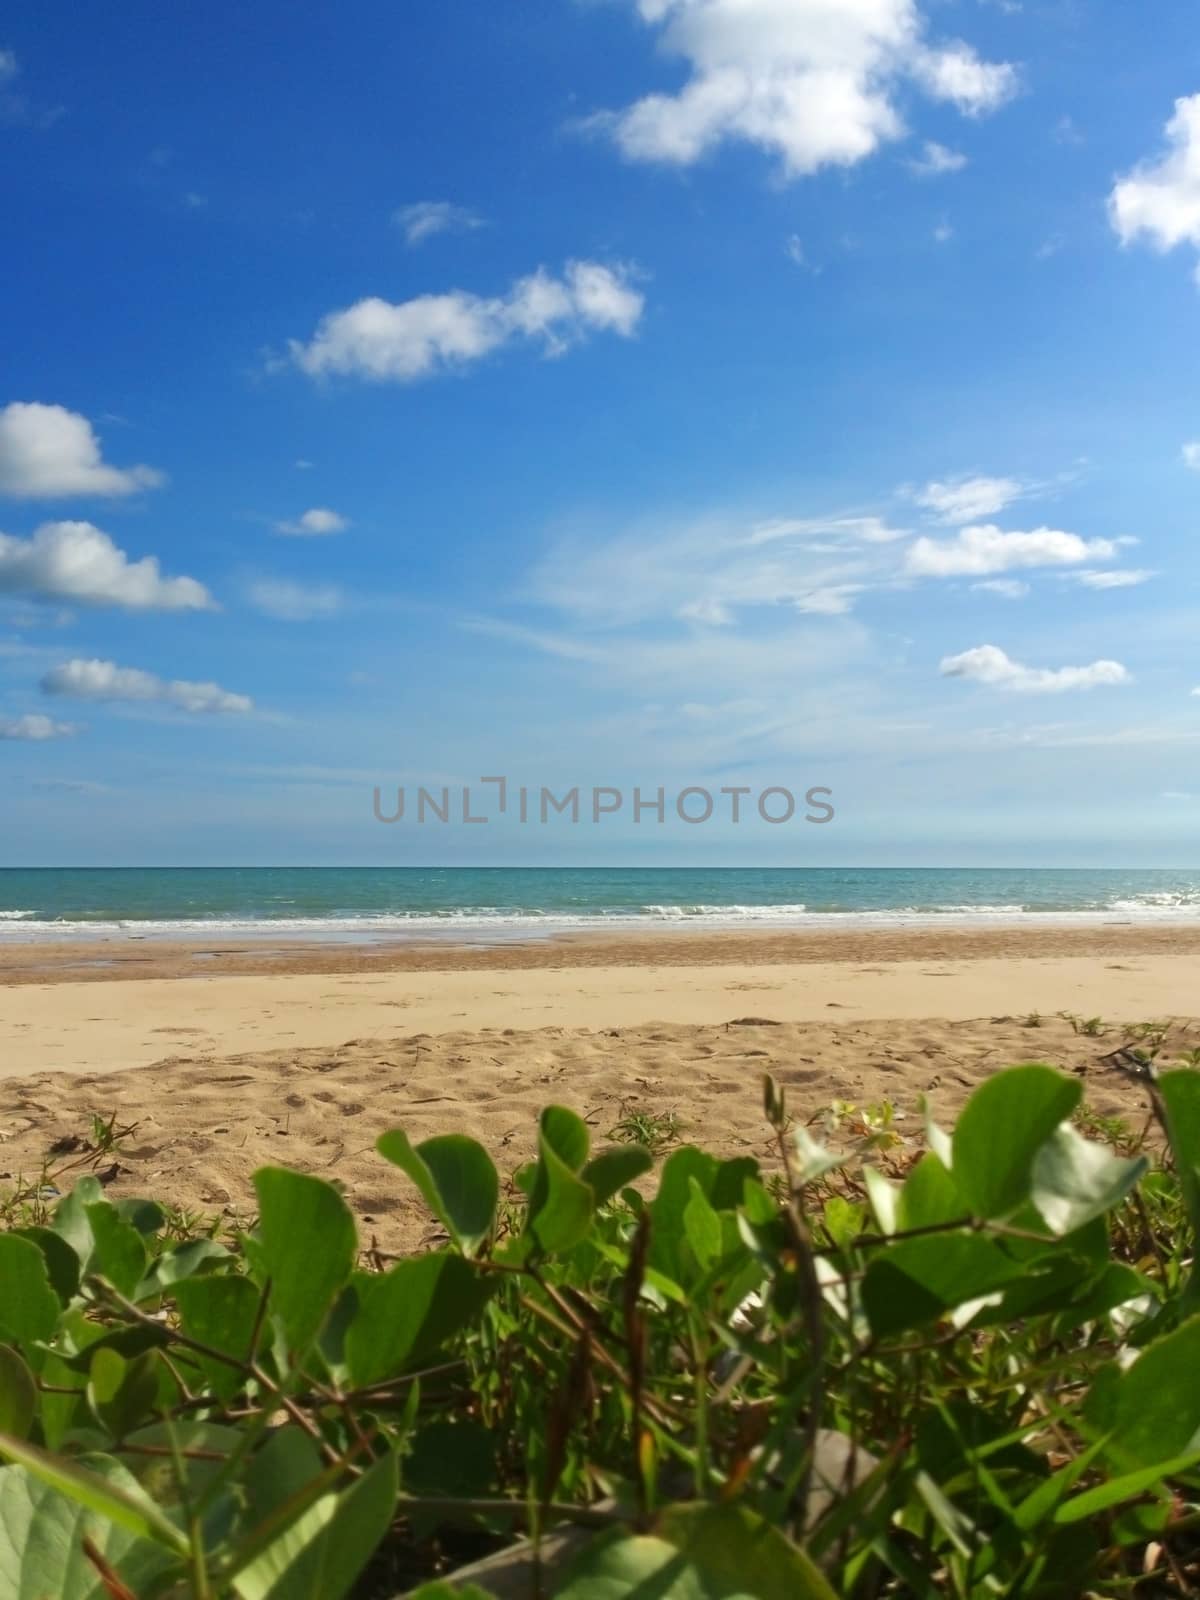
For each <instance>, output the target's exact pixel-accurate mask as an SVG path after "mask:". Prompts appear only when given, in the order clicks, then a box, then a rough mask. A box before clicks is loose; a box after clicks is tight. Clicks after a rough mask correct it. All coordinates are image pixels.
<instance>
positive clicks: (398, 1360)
mask: <svg viewBox="0 0 1200 1600" xmlns="http://www.w3.org/2000/svg"><path fill="white" fill-rule="evenodd" d="M355 1287H356V1289H357V1291H358V1309H357V1311H356V1312H355V1314H354V1318H353V1320H352V1321H351V1323H350V1327H349V1329H348V1331H347V1333H346V1344H345V1358H346V1365H347V1367H348V1368H349V1371H350V1378H351V1381H352V1383H353V1384H354V1385H355V1387H356V1388H365V1387H366V1386H367V1385H369V1384H373V1383H379V1382H381V1381H382V1380H383V1379H384V1378H390V1377H391V1376H392V1375H393V1374H394V1373H398V1372H402V1371H403V1370H404V1368H405V1366H406V1365H408V1364H410V1363H412V1362H413V1361H423V1360H424V1359H425V1358H426V1357H427V1356H429V1355H432V1354H433V1352H434V1351H436V1350H437V1349H438V1347H439V1346H440V1345H441V1344H443V1343H444V1342H445V1341H446V1340H447V1339H449V1338H450V1337H451V1336H452V1335H454V1334H456V1333H458V1332H459V1331H460V1330H461V1329H462V1328H464V1327H466V1326H467V1325H468V1323H470V1322H473V1321H474V1320H475V1318H476V1317H477V1316H478V1315H479V1313H480V1311H481V1310H482V1309H483V1307H484V1305H485V1304H486V1303H487V1300H488V1298H489V1296H490V1295H491V1293H492V1285H491V1284H489V1283H488V1282H487V1281H486V1280H485V1279H484V1278H482V1277H481V1276H480V1274H479V1272H478V1271H477V1270H476V1269H475V1268H474V1267H472V1266H471V1264H470V1263H469V1262H467V1261H464V1260H463V1258H462V1257H461V1256H456V1255H451V1254H450V1253H449V1252H448V1251H441V1252H439V1253H438V1254H436V1255H427V1256H413V1257H412V1258H411V1259H410V1260H408V1261H401V1262H400V1263H398V1265H396V1266H394V1267H392V1269H391V1270H390V1271H389V1272H384V1273H376V1274H370V1275H368V1274H365V1273H364V1274H362V1275H360V1276H359V1277H358V1278H357V1279H356V1280H355Z"/></svg>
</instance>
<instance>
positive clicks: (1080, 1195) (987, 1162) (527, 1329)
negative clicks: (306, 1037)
mask: <svg viewBox="0 0 1200 1600" xmlns="http://www.w3.org/2000/svg"><path fill="white" fill-rule="evenodd" d="M1148 1092H1149V1094H1150V1096H1151V1100H1152V1107H1153V1110H1154V1111H1155V1113H1156V1116H1157V1118H1158V1120H1159V1123H1160V1126H1161V1130H1162V1138H1163V1143H1164V1145H1165V1148H1166V1150H1167V1155H1166V1158H1165V1161H1164V1163H1163V1164H1162V1165H1159V1166H1153V1165H1152V1164H1151V1161H1150V1158H1149V1157H1147V1156H1146V1155H1144V1154H1140V1153H1128V1152H1126V1153H1120V1152H1118V1151H1117V1150H1114V1149H1112V1148H1109V1147H1108V1146H1107V1145H1105V1144H1102V1143H1093V1142H1091V1141H1089V1140H1087V1139H1086V1138H1084V1137H1083V1136H1082V1135H1081V1133H1080V1132H1079V1131H1078V1129H1077V1128H1076V1127H1075V1126H1074V1125H1073V1120H1072V1119H1073V1118H1075V1117H1077V1115H1078V1113H1079V1106H1080V1086H1079V1083H1078V1080H1077V1079H1074V1078H1068V1077H1064V1076H1063V1075H1061V1074H1059V1073H1057V1072H1055V1071H1053V1070H1052V1069H1051V1068H1049V1067H1045V1066H1039V1065H1030V1066H1022V1067H1015V1068H1011V1069H1010V1070H1008V1071H1007V1072H1003V1073H999V1074H997V1075H996V1076H995V1077H993V1078H991V1079H989V1080H988V1081H987V1082H986V1083H984V1084H983V1085H982V1086H981V1087H980V1088H979V1089H978V1090H976V1092H975V1093H974V1095H973V1096H972V1097H971V1100H970V1101H969V1103H968V1104H967V1106H966V1108H965V1109H964V1111H963V1113H962V1116H961V1117H960V1119H959V1122H958V1125H957V1127H956V1128H955V1129H954V1131H953V1134H948V1133H945V1132H943V1131H941V1130H940V1129H938V1128H937V1127H936V1126H935V1125H933V1124H929V1125H928V1126H927V1129H926V1143H927V1148H926V1149H925V1151H924V1153H923V1154H920V1155H919V1156H914V1155H913V1153H912V1152H906V1153H905V1154H904V1155H903V1157H900V1156H895V1155H893V1156H890V1157H889V1156H888V1154H887V1152H888V1150H889V1149H890V1147H891V1145H892V1143H893V1141H892V1140H891V1139H889V1140H888V1141H885V1142H884V1143H883V1144H882V1145H881V1143H880V1140H879V1138H878V1134H879V1129H878V1128H877V1127H876V1126H875V1122H874V1121H872V1122H871V1123H870V1125H869V1126H867V1125H866V1124H864V1127H865V1128H866V1132H865V1133H864V1131H863V1128H862V1127H859V1126H858V1121H857V1120H856V1119H855V1118H853V1117H851V1116H849V1115H844V1116H842V1117H841V1118H840V1119H839V1118H837V1117H835V1118H832V1119H831V1120H830V1124H829V1125H830V1126H831V1127H834V1128H836V1127H838V1126H840V1125H841V1124H845V1126H847V1127H848V1128H850V1130H851V1132H852V1133H853V1135H854V1139H855V1143H854V1148H853V1150H851V1151H850V1152H849V1153H847V1152H843V1151H838V1150H833V1149H830V1148H828V1147H827V1146H826V1145H824V1144H822V1143H819V1142H818V1141H817V1140H815V1139H814V1138H813V1137H812V1135H811V1134H810V1133H809V1132H808V1131H807V1130H806V1129H804V1128H803V1127H799V1126H795V1127H794V1126H793V1123H792V1120H791V1118H790V1117H789V1115H788V1111H787V1107H786V1104H785V1102H784V1096H783V1094H782V1093H781V1091H780V1090H779V1089H778V1088H777V1086H776V1085H775V1084H774V1083H773V1082H772V1081H771V1080H770V1079H768V1080H767V1082H766V1087H765V1108H766V1114H767V1119H768V1121H769V1123H770V1124H771V1125H772V1128H773V1129H774V1132H775V1137H776V1142H777V1147H778V1151H779V1158H780V1164H781V1168H782V1181H772V1180H775V1179H776V1177H777V1175H776V1174H772V1173H769V1174H763V1173H762V1172H760V1170H759V1167H758V1165H757V1163H756V1162H755V1161H753V1160H751V1159H749V1158H739V1159H735V1160H719V1159H717V1158H716V1157H714V1156H712V1155H710V1154H707V1153H706V1152H704V1151H703V1150H701V1149H698V1148H695V1147H694V1146H690V1145H682V1146H679V1147H677V1148H674V1149H673V1150H672V1151H671V1153H670V1154H669V1155H668V1156H667V1157H666V1159H665V1161H663V1163H662V1165H661V1168H660V1169H659V1171H658V1173H657V1177H656V1178H654V1179H651V1178H650V1177H649V1176H648V1175H649V1174H650V1172H651V1168H652V1166H653V1164H654V1163H653V1158H652V1156H651V1154H650V1153H649V1151H647V1150H645V1149H644V1148H642V1147H640V1146H638V1145H636V1144H631V1143H628V1142H621V1143H617V1144H614V1145H612V1146H611V1147H609V1148H607V1149H604V1150H602V1151H600V1152H599V1153H596V1154H593V1152H592V1151H591V1148H590V1136H589V1132H588V1128H587V1127H586V1125H585V1124H584V1123H583V1122H582V1121H581V1119H580V1118H579V1117H578V1116H576V1115H575V1114H574V1113H573V1112H571V1111H568V1110H566V1109H564V1108H563V1107H555V1106H552V1107H549V1108H548V1109H547V1110H546V1111H544V1112H543V1113H542V1116H541V1119H540V1122H539V1127H538V1155H537V1160H536V1161H535V1162H533V1163H531V1164H530V1165H529V1166H528V1167H527V1168H525V1169H524V1170H523V1171H522V1172H520V1173H518V1174H517V1178H516V1189H517V1192H518V1194H519V1196H520V1201H519V1203H518V1204H517V1206H515V1207H513V1206H512V1205H510V1204H502V1202H501V1199H500V1194H501V1186H500V1183H499V1180H498V1175H497V1173H496V1170H495V1168H494V1166H493V1164H492V1162H491V1159H490V1158H489V1156H488V1155H487V1154H486V1152H485V1151H484V1150H483V1149H482V1147H481V1146H479V1145H478V1144H476V1143H475V1142H474V1141H473V1140H471V1139H468V1138H465V1137H462V1136H458V1135H451V1136H446V1137H441V1138H435V1139H429V1140H426V1141H424V1142H423V1143H421V1144H419V1145H416V1146H414V1145H412V1144H411V1143H410V1142H409V1140H408V1139H407V1137H406V1136H405V1135H404V1134H403V1133H402V1132H401V1131H399V1130H396V1131H393V1132H391V1133H386V1134H384V1135H383V1137H382V1138H381V1139H380V1140H379V1150H380V1154H381V1158H384V1159H386V1160H388V1161H390V1162H392V1163H394V1165H395V1166H396V1167H398V1168H399V1169H400V1172H401V1173H403V1174H404V1176H405V1178H406V1179H407V1180H408V1181H411V1183H412V1184H413V1185H415V1187H416V1189H417V1191H419V1194H420V1196H421V1198H422V1200H423V1202H424V1204H425V1205H426V1206H427V1208H428V1209H429V1211H430V1212H431V1213H432V1215H433V1216H434V1217H435V1218H436V1219H437V1221H438V1222H439V1223H440V1225H441V1227H442V1228H443V1229H444V1231H445V1235H446V1244H445V1246H444V1247H443V1248H442V1249H439V1250H436V1251H433V1252H430V1253H426V1254H424V1255H419V1256H413V1257H408V1258H405V1259H402V1260H400V1261H398V1262H396V1263H395V1264H394V1265H392V1266H390V1267H389V1268H388V1269H387V1270H385V1271H377V1270H366V1268H365V1267H364V1264H363V1259H362V1257H361V1256H360V1247H359V1241H358V1238H357V1234H356V1229H355V1224H354V1220H353V1217H352V1216H351V1213H350V1211H349V1208H348V1207H347V1205H346V1203H345V1201H344V1200H343V1199H342V1197H341V1195H340V1194H339V1192H338V1191H337V1189H336V1188H335V1187H333V1186H332V1185H330V1184H328V1183H326V1182H324V1181H322V1180H321V1179H319V1178H316V1177H312V1176H309V1175H306V1174H302V1173H299V1172H293V1171H288V1170H286V1169H283V1168H276V1167H269V1168H264V1169H263V1170H261V1171H260V1172H258V1173H257V1174H256V1176H255V1188H256V1192H257V1197H258V1208H259V1209H258V1218H257V1223H256V1225H255V1226H254V1227H253V1229H250V1230H247V1231H245V1232H239V1233H238V1234H236V1235H235V1236H234V1237H232V1238H230V1240H229V1241H228V1242H222V1241H221V1240H219V1239H217V1238H215V1237H213V1236H212V1234H213V1229H212V1228H211V1226H209V1227H202V1228H201V1230H200V1231H199V1232H197V1233H192V1232H190V1231H189V1229H188V1227H187V1226H186V1222H187V1219H185V1218H181V1217H180V1214H179V1213H178V1212H173V1213H169V1212H168V1211H167V1209H166V1208H165V1207H164V1206H162V1205H159V1204H157V1203H155V1202H154V1201H149V1200H147V1201H129V1200H124V1201H121V1202H119V1203H116V1204H114V1203H112V1202H110V1201H109V1200H108V1199H106V1198H105V1195H104V1192H103V1189H102V1188H101V1186H100V1184H99V1182H98V1181H97V1180H96V1178H95V1177H93V1176H86V1177H84V1178H82V1179H81V1180H80V1181H79V1182H77V1183H76V1185H75V1187H74V1189H73V1190H72V1191H71V1192H70V1193H69V1194H68V1195H66V1196H65V1197H64V1198H62V1199H60V1200H58V1201H57V1203H56V1204H55V1205H54V1207H53V1210H52V1211H50V1212H49V1213H48V1214H47V1215H45V1216H44V1217H39V1218H38V1219H36V1220H30V1219H29V1218H26V1219H25V1220H24V1221H23V1222H22V1219H21V1216H20V1214H19V1210H10V1216H11V1217H12V1218H13V1219H14V1221H15V1222H17V1223H21V1225H15V1226H13V1227H12V1228H11V1229H10V1231H8V1232H5V1233H0V1430H2V1431H0V1455H2V1456H3V1457H4V1458H5V1459H6V1460H7V1461H8V1463H9V1465H7V1466H4V1467H3V1468H0V1596H8V1595H13V1596H55V1597H59V1596H62V1597H65V1600H77V1597H78V1600H105V1597H109V1600H111V1597H118V1600H120V1597H126V1600H127V1597H129V1596H131V1595H132V1596H136V1597H138V1600H151V1597H155V1596H161V1597H165V1596H175V1597H180V1596H193V1597H196V1600H216V1597H218V1596H237V1597H240V1600H299V1597H301V1596H303V1597H310V1600H338V1597H339V1596H342V1595H355V1596H359V1597H367V1596H377V1597H383V1596H394V1595H398V1594H400V1593H401V1592H404V1591H406V1590H413V1591H415V1592H422V1591H421V1589H420V1587H419V1586H420V1585H421V1584H422V1582H423V1581H424V1580H429V1582H428V1583H427V1585H426V1587H425V1589H424V1591H423V1592H424V1594H425V1595H426V1596H427V1597H428V1600H433V1597H434V1596H451V1595H453V1594H455V1593H462V1594H463V1595H467V1594H475V1595H476V1596H479V1595H484V1596H486V1594H487V1583H486V1578H481V1579H480V1580H479V1582H480V1584H481V1585H482V1587H481V1588H478V1589H475V1588H472V1589H463V1590H461V1591H460V1590H458V1589H457V1587H456V1586H455V1583H454V1577H453V1569H454V1567H455V1566H456V1565H459V1564H461V1563H462V1562H464V1561H465V1560H466V1559H468V1558H469V1557H471V1556H474V1555H478V1554H483V1553H486V1552H488V1551H489V1550H495V1549H498V1548H501V1547H503V1546H505V1545H506V1544H507V1543H509V1542H510V1541H511V1540H512V1539H513V1538H514V1537H516V1536H518V1535H521V1534H523V1533H525V1534H532V1535H533V1536H535V1537H541V1536H543V1535H545V1534H546V1533H547V1532H548V1530H550V1529H551V1528H553V1527H556V1526H560V1525H564V1524H574V1525H575V1526H576V1528H577V1530H579V1529H582V1530H587V1531H586V1532H585V1533H583V1534H581V1535H580V1536H579V1537H578V1538H576V1539H575V1541H574V1543H575V1545H576V1547H577V1548H576V1550H575V1553H573V1554H572V1555H571V1556H570V1558H569V1559H568V1560H566V1561H565V1562H558V1563H556V1564H555V1565H554V1570H553V1571H552V1574H551V1576H550V1578H549V1581H548V1582H547V1584H546V1585H545V1588H544V1590H543V1592H545V1593H547V1594H550V1595H559V1596H561V1597H563V1600H595V1597H599V1596H603V1597H605V1600H620V1597H621V1596H629V1597H630V1600H633V1597H634V1596H643V1597H650V1596H654V1597H657V1600H720V1597H734V1596H742V1597H745V1596H754V1597H759V1600H777V1597H778V1600H805V1597H820V1600H830V1597H832V1596H836V1595H842V1596H845V1597H854V1600H857V1597H863V1600H866V1597H875V1596H884V1595H888V1596H914V1597H915V1596H935V1595H949V1596H957V1597H964V1600H965V1597H968V1596H971V1597H974V1596H984V1595H989V1596H1025V1597H1031V1600H1032V1597H1051V1596H1064V1597H1065V1596H1072V1595H1081V1594H1085V1593H1086V1594H1097V1595H1113V1596H1117V1595H1131V1594H1134V1593H1135V1592H1136V1593H1137V1594H1139V1595H1143V1594H1144V1595H1151V1594H1162V1595H1169V1594H1183V1593H1187V1592H1189V1588H1188V1586H1189V1585H1194V1584H1195V1583H1196V1581H1197V1573H1198V1572H1200V1562H1198V1560H1197V1556H1198V1546H1197V1543H1196V1528H1197V1523H1198V1522H1200V1509H1198V1503H1200V1383H1198V1382H1197V1380H1196V1374H1197V1372H1200V1294H1198V1284H1197V1276H1196V1266H1195V1238H1196V1230H1197V1225H1198V1224H1200V1074H1198V1073H1196V1072H1193V1071H1190V1070H1187V1069H1177V1070H1175V1071H1172V1072H1169V1073H1164V1074H1163V1075H1162V1077H1161V1078H1157V1079H1151V1081H1150V1083H1149V1084H1148ZM851 1110H853V1108H851ZM873 1115H874V1114H873ZM875 1120H876V1121H877V1120H878V1118H876V1119H875ZM887 1126H888V1130H890V1129H891V1118H890V1117H889V1118H888V1119H887ZM617 1131H618V1132H620V1133H623V1134H624V1135H625V1137H627V1136H628V1130H624V1129H621V1130H617ZM896 1137H897V1139H898V1136H896ZM899 1142H900V1143H901V1144H904V1143H905V1142H906V1141H899ZM877 1157H881V1158H882V1159H884V1160H885V1161H886V1160H890V1162H891V1165H890V1166H889V1167H888V1170H886V1171H885V1170H882V1169H881V1168H880V1167H879V1166H876V1165H870V1164H867V1163H866V1161H865V1160H864V1158H868V1159H869V1160H874V1159H876V1158H877ZM397 1179H398V1181H399V1174H397ZM498 1217H503V1218H504V1222H505V1226H503V1227H499V1226H498V1224H497V1219H498ZM510 1592H511V1591H510ZM530 1592H531V1593H532V1590H531V1591H530Z"/></svg>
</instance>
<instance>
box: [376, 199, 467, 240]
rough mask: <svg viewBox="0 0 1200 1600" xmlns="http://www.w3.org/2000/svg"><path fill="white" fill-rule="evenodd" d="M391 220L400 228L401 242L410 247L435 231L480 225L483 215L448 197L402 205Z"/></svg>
mask: <svg viewBox="0 0 1200 1600" xmlns="http://www.w3.org/2000/svg"><path fill="white" fill-rule="evenodd" d="M392 221H393V222H394V223H395V224H396V226H397V227H398V228H401V229H403V231H404V242H405V243H406V244H407V245H409V246H410V247H411V246H413V245H418V244H424V242H425V240H426V239H432V238H433V237H434V235H435V234H439V233H470V232H471V231H472V229H474V228H482V227H483V218H482V217H480V216H477V215H476V214H475V212H474V211H469V210H468V209H467V207H466V206H456V205H454V204H453V203H452V202H451V201H449V200H418V201H417V202H416V204H415V205H411V206H401V208H400V209H399V211H395V212H393V213H392Z"/></svg>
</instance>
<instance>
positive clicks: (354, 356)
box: [289, 261, 645, 383]
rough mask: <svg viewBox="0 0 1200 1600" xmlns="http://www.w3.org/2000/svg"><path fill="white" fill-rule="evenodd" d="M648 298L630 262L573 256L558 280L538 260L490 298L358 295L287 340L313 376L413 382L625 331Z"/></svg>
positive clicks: (551, 351) (458, 292)
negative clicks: (521, 344)
mask: <svg viewBox="0 0 1200 1600" xmlns="http://www.w3.org/2000/svg"><path fill="white" fill-rule="evenodd" d="M644 304H645V300H644V296H643V295H642V294H641V293H640V292H639V291H638V290H637V289H635V288H634V287H633V285H632V282H631V274H630V272H629V269H627V268H625V267H621V266H613V267H610V266H603V265H601V264H600V263H599V262H596V261H569V262H568V263H567V265H566V267H565V269H564V271H563V274H562V276H561V277H555V276H553V274H551V273H548V272H546V271H545V269H544V268H540V267H539V269H538V270H537V271H536V272H535V273H532V274H531V275H530V276H529V277H527V278H521V279H519V280H518V281H517V282H516V283H514V284H513V286H512V287H511V289H510V290H509V291H508V293H507V294H505V295H501V296H498V297H495V298H491V299H487V298H484V297H482V296H480V295H475V294H468V293H467V292H466V291H465V290H462V289H453V290H451V291H450V292H449V293H447V294H424V295H418V296H417V298H416V299H414V300H404V301H401V302H400V303H399V304H393V303H392V302H391V301H388V300H380V299H378V298H375V297H373V298H371V299H367V300H359V301H357V302H356V303H355V304H354V305H352V306H347V307H346V308H345V310H342V311H332V312H330V313H329V315H328V316H326V317H323V318H322V319H321V321H320V323H319V324H318V326H317V330H316V332H315V333H314V335H313V337H312V338H311V339H310V340H309V342H308V343H307V344H304V343H301V342H300V341H298V340H295V339H293V340H291V341H290V344H289V351H290V355H291V359H292V361H293V362H294V363H295V364H296V366H298V367H299V368H300V369H301V371H303V372H307V373H308V374H309V375H310V376H311V377H324V376H326V375H328V374H339V375H343V376H351V377H356V378H365V379H368V380H369V381H371V382H375V383H389V382H391V383H412V382H415V381H416V380H417V379H420V378H428V377H431V376H432V375H434V374H435V373H439V372H446V371H452V370H454V369H457V368H461V367H465V366H467V365H469V364H470V363H471V362H472V361H479V360H481V359H482V358H483V357H484V356H486V355H490V354H491V352H492V351H494V350H497V349H499V348H500V347H501V346H502V345H505V344H508V343H510V342H512V341H515V340H520V339H531V340H536V341H538V342H540V343H541V344H542V346H543V348H544V349H545V350H546V351H547V353H548V354H551V355H558V354H561V353H562V351H564V350H566V349H567V348H568V347H569V346H570V345H572V344H574V343H577V342H578V341H579V340H580V339H582V338H584V337H586V335H587V334H589V333H597V332H607V333H617V334H620V335H621V336H622V337H624V338H628V337H629V336H630V335H631V334H632V333H633V332H634V331H635V329H636V328H637V325H638V322H639V320H640V318H641V315H642V309H643V306H644Z"/></svg>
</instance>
